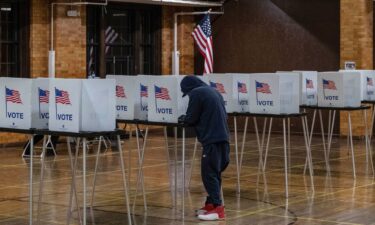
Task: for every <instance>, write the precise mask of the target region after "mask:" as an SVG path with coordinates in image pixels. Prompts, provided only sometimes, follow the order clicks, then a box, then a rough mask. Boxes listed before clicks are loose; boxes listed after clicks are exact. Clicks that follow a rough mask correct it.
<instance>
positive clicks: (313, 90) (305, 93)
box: [293, 71, 318, 105]
mask: <svg viewBox="0 0 375 225" xmlns="http://www.w3.org/2000/svg"><path fill="white" fill-rule="evenodd" d="M293 72H296V73H298V74H299V76H300V87H301V88H300V104H301V105H318V85H317V84H318V83H317V82H318V72H316V71H293Z"/></svg>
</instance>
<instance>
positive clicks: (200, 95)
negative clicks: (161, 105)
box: [180, 76, 229, 220]
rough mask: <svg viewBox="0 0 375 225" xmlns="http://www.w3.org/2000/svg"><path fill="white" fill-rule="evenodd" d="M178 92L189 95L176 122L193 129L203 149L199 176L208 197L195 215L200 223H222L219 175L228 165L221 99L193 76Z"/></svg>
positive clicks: (224, 116)
mask: <svg viewBox="0 0 375 225" xmlns="http://www.w3.org/2000/svg"><path fill="white" fill-rule="evenodd" d="M181 91H182V93H183V95H184V96H185V95H188V96H189V106H188V109H187V111H186V115H185V116H183V117H181V118H180V121H181V122H184V123H186V124H188V125H190V126H194V128H195V131H196V134H197V137H198V140H199V142H200V143H201V144H202V146H203V153H202V163H201V175H202V181H203V184H204V187H205V189H206V191H207V193H208V196H207V199H206V203H205V205H204V207H202V208H201V209H199V210H197V215H198V218H199V219H201V220H223V219H225V212H224V206H223V205H222V201H221V195H220V194H221V173H222V172H223V171H224V170H225V169H226V167H227V166H228V164H229V129H228V123H227V113H226V111H225V106H224V100H223V97H222V96H221V95H220V93H219V92H217V91H216V90H215V89H214V88H212V87H209V86H208V85H207V84H205V83H204V82H203V81H202V80H200V79H199V78H198V77H196V76H186V77H184V78H183V79H182V81H181Z"/></svg>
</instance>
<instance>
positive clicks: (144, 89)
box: [141, 84, 148, 98]
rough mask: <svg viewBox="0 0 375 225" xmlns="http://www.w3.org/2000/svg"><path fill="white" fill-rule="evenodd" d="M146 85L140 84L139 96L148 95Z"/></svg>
mask: <svg viewBox="0 0 375 225" xmlns="http://www.w3.org/2000/svg"><path fill="white" fill-rule="evenodd" d="M147 89H148V88H147V86H145V85H142V84H141V97H146V98H147V97H148V93H147Z"/></svg>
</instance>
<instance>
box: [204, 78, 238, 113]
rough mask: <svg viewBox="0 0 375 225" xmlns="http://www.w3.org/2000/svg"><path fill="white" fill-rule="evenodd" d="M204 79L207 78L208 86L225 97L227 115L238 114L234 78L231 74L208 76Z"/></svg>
mask: <svg viewBox="0 0 375 225" xmlns="http://www.w3.org/2000/svg"><path fill="white" fill-rule="evenodd" d="M204 77H206V78H205V79H207V81H208V85H209V86H211V87H213V88H215V89H216V90H217V91H218V92H219V93H220V94H221V96H223V99H224V104H225V109H226V111H227V113H232V112H236V110H237V108H236V107H235V104H234V103H233V100H234V99H233V76H231V75H230V74H208V75H206V76H204Z"/></svg>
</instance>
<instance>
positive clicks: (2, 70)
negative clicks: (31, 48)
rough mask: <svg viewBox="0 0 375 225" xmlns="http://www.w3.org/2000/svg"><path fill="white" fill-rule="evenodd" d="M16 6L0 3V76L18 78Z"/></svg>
mask: <svg viewBox="0 0 375 225" xmlns="http://www.w3.org/2000/svg"><path fill="white" fill-rule="evenodd" d="M17 28H18V20H17V5H16V4H10V3H9V4H7V3H0V76H10V77H15V76H19V71H18V68H19V66H18V54H17V53H18V32H17Z"/></svg>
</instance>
